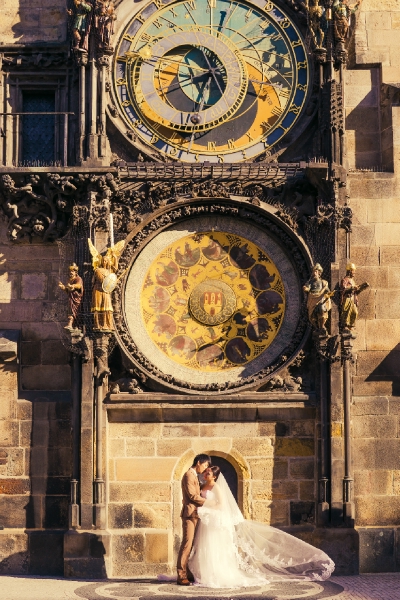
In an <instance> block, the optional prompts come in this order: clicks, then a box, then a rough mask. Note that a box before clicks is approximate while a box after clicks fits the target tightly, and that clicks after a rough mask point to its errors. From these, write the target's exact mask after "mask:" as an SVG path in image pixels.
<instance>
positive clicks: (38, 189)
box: [0, 173, 117, 242]
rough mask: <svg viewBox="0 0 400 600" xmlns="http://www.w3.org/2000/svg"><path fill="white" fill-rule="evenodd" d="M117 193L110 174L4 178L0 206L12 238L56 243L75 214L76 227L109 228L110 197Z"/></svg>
mask: <svg viewBox="0 0 400 600" xmlns="http://www.w3.org/2000/svg"><path fill="white" fill-rule="evenodd" d="M116 191H117V183H116V181H115V179H114V176H113V175H112V174H111V173H108V174H104V175H92V174H91V175H87V174H85V175H83V174H75V175H62V174H59V173H44V174H29V175H23V176H13V177H12V176H11V175H8V174H5V175H2V176H1V177H0V206H1V210H2V212H3V215H4V217H5V219H6V220H7V226H8V236H9V239H10V240H11V241H14V242H16V241H20V240H22V239H24V238H25V239H28V240H29V241H32V238H33V237H37V238H40V239H41V240H42V241H44V242H50V241H54V240H57V239H59V238H61V237H63V236H64V235H65V233H66V232H67V229H68V226H69V224H70V222H71V216H72V215H73V224H75V225H78V224H79V223H81V224H83V225H84V226H85V227H87V226H88V224H90V225H92V226H95V227H97V228H99V229H101V228H107V219H108V214H109V210H110V197H111V196H112V195H113V194H115V192H116Z"/></svg>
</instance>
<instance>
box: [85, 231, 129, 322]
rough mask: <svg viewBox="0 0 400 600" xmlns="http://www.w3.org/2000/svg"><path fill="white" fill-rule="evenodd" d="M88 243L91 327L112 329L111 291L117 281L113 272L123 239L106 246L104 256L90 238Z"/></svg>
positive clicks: (120, 252)
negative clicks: (90, 261)
mask: <svg viewBox="0 0 400 600" xmlns="http://www.w3.org/2000/svg"><path fill="white" fill-rule="evenodd" d="M88 243H89V250H90V254H91V255H92V265H93V270H94V284H93V293H92V308H91V310H92V313H93V317H94V325H93V329H94V330H95V331H114V321H113V307H112V302H111V292H112V291H113V289H114V288H115V286H116V283H117V276H116V275H115V273H116V272H117V270H118V261H119V257H120V256H121V254H122V250H123V248H124V245H125V240H121V241H120V242H118V243H117V244H115V246H112V247H111V248H108V250H107V252H106V254H105V255H104V256H102V255H101V254H100V252H98V251H97V250H96V248H95V247H94V246H93V244H92V242H91V241H90V239H89V240H88Z"/></svg>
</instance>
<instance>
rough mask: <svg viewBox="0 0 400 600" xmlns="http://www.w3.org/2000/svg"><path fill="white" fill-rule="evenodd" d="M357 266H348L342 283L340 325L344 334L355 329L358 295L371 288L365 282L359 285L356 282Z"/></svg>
mask: <svg viewBox="0 0 400 600" xmlns="http://www.w3.org/2000/svg"><path fill="white" fill-rule="evenodd" d="M355 272H356V266H355V264H353V263H349V264H348V265H346V276H345V277H343V279H342V281H341V282H340V324H341V326H342V328H343V331H344V332H350V331H351V329H353V328H354V326H355V323H356V320H357V317H358V294H359V293H360V292H362V291H364V290H365V289H367V288H368V287H369V283H367V282H365V283H362V284H361V285H357V284H356V282H355V281H354V275H355Z"/></svg>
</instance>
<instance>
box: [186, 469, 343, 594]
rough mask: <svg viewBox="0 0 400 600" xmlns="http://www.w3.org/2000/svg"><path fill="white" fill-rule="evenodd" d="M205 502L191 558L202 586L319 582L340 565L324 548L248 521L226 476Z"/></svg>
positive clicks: (193, 572)
mask: <svg viewBox="0 0 400 600" xmlns="http://www.w3.org/2000/svg"><path fill="white" fill-rule="evenodd" d="M202 495H203V497H205V498H206V502H205V503H204V504H203V506H202V507H200V508H198V509H197V513H198V515H199V517H200V520H199V523H198V526H197V530H196V536H195V540H194V544H193V548H192V552H191V555H190V558H189V568H190V571H191V572H192V574H193V575H194V578H195V583H196V584H197V585H201V586H205V587H211V588H237V587H250V586H254V585H260V583H263V584H267V583H269V582H271V581H277V580H281V581H282V580H287V579H296V580H301V579H302V580H317V581H322V580H324V579H328V577H330V576H331V574H332V572H333V570H334V568H335V565H334V563H333V561H332V560H331V559H330V558H329V556H327V555H326V554H325V553H324V552H322V551H321V550H318V549H317V548H314V547H313V546H310V545H309V544H307V543H306V542H303V541H302V540H299V539H297V538H295V537H293V536H292V535H289V534H288V533H285V532H283V531H280V530H279V529H275V528H274V527H270V526H269V525H265V524H263V523H257V522H255V521H248V520H245V519H244V517H243V515H242V513H241V512H240V510H239V507H238V505H237V504H236V501H235V499H234V497H233V495H232V492H231V491H230V489H229V486H228V484H227V482H226V480H225V478H224V476H223V475H222V473H221V474H220V475H219V478H218V483H216V484H215V485H214V487H213V489H212V490H208V491H207V492H205V493H204V492H202Z"/></svg>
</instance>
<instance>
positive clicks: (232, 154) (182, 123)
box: [114, 0, 309, 162]
mask: <svg viewBox="0 0 400 600" xmlns="http://www.w3.org/2000/svg"><path fill="white" fill-rule="evenodd" d="M114 74H115V76H114V83H115V92H116V95H117V98H118V101H119V104H120V109H121V113H122V114H123V116H124V119H125V120H126V121H127V122H128V125H129V126H130V127H131V128H132V129H134V130H135V134H136V135H137V137H139V138H141V139H142V140H143V141H144V142H146V143H148V144H151V145H152V147H153V148H154V149H155V150H156V151H158V152H159V153H162V154H164V155H166V156H168V157H169V158H175V159H178V160H181V161H187V162H201V161H207V160H208V161H211V162H224V161H225V162H238V161H242V160H246V159H251V158H253V157H255V156H257V155H259V154H261V153H262V152H265V150H270V151H271V152H273V151H274V147H276V145H277V144H278V142H279V141H280V140H281V139H282V138H283V136H285V135H286V134H287V132H288V131H289V130H290V129H291V128H292V127H293V125H294V124H295V122H296V121H297V119H298V117H299V115H300V113H301V111H302V108H303V105H304V103H305V99H306V95H307V89H308V79H309V65H308V60H307V55H306V51H305V48H304V45H303V41H302V39H301V37H300V34H299V32H298V30H297V29H296V27H295V26H294V25H293V23H292V22H291V21H290V20H289V18H288V17H287V15H286V14H285V13H283V12H282V11H281V10H280V9H278V8H277V7H276V6H275V5H274V4H273V3H272V2H265V1H263V0H253V1H252V2H248V1H244V2H239V1H232V2H229V1H228V0H208V2H207V3H206V2H204V1H200V0H190V1H187V2H182V1H180V2H170V3H168V1H167V2H164V3H162V2H161V0H157V1H155V2H154V3H151V4H148V5H147V6H146V7H145V8H144V9H142V11H141V12H140V13H138V14H137V15H135V17H134V18H133V19H132V20H131V22H130V23H129V25H128V27H127V28H126V30H125V32H124V34H123V35H122V37H121V39H120V42H119V45H118V48H117V52H116V57H115V61H114Z"/></svg>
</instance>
